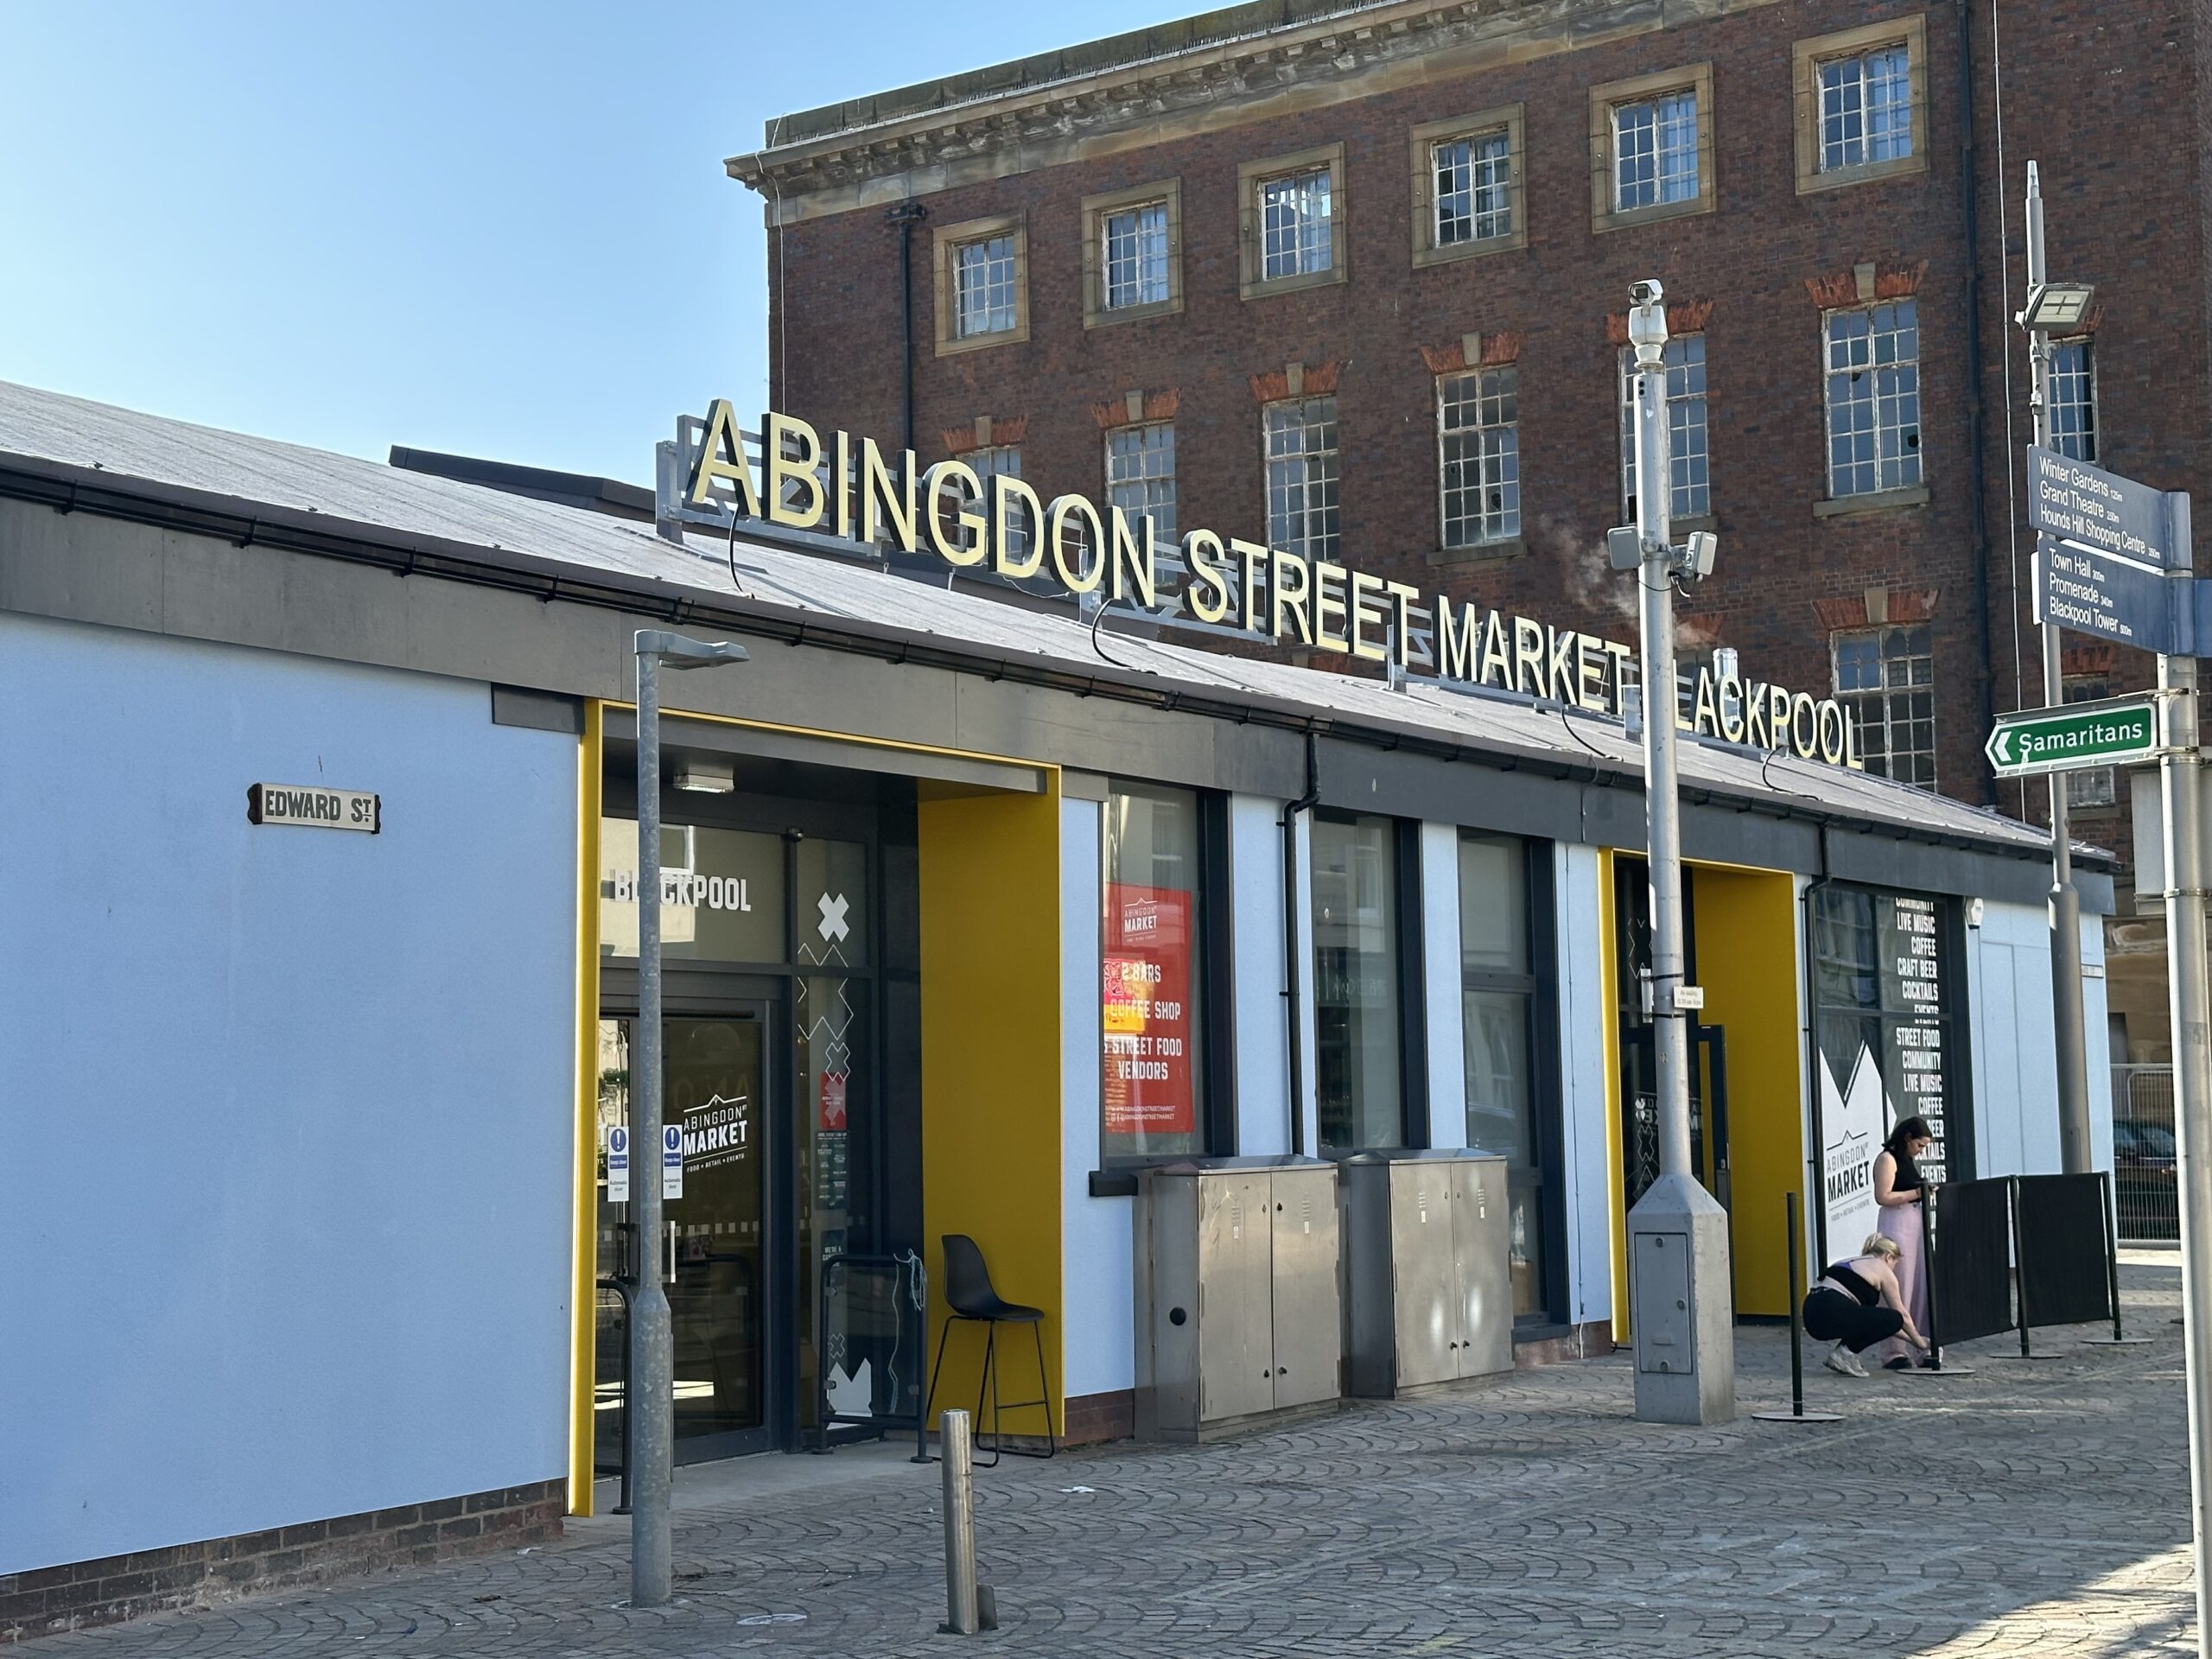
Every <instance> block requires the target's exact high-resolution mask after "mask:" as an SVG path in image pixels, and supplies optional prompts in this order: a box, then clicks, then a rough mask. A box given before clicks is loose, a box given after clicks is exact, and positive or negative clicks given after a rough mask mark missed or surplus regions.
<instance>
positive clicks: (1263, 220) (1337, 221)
mask: <svg viewBox="0 0 2212 1659" xmlns="http://www.w3.org/2000/svg"><path fill="white" fill-rule="evenodd" d="M1316 176H1319V177H1320V178H1321V179H1322V180H1323V181H1324V184H1323V188H1325V190H1326V192H1327V194H1328V212H1327V213H1326V215H1325V217H1323V218H1322V219H1319V221H1318V222H1319V223H1320V224H1321V225H1323V226H1324V227H1325V232H1324V233H1325V237H1326V238H1327V244H1328V251H1329V258H1328V263H1327V264H1319V265H1312V266H1308V265H1306V264H1305V263H1304V260H1303V257H1301V258H1300V263H1299V265H1298V268H1297V269H1294V270H1285V271H1282V272H1281V273H1280V274H1278V275H1274V276H1270V275H1269V274H1268V207H1267V202H1268V188H1269V187H1270V186H1274V185H1280V184H1282V183H1284V182H1285V181H1291V180H1306V181H1311V180H1313V178H1315V177H1316ZM1236 189H1237V199H1238V207H1237V219H1238V226H1237V242H1238V261H1239V274H1240V283H1239V289H1238V291H1239V293H1240V294H1241V295H1242V296H1243V298H1245V299H1248V300H1253V299H1260V298H1262V297H1265V296H1268V295H1274V294H1288V293H1294V292H1295V291H1297V290H1298V289H1306V288H1319V287H1321V286H1324V285H1325V284H1327V283H1341V282H1343V281H1344V277H1345V276H1346V273H1347V270H1348V267H1349V265H1350V263H1351V258H1350V256H1351V248H1350V245H1349V243H1348V239H1347V236H1346V230H1345V207H1346V202H1345V198H1344V146H1343V145H1342V144H1325V145H1323V146H1321V147H1320V148H1319V149H1306V150H1300V151H1298V152H1297V153H1296V154H1294V155H1290V156H1271V157H1269V158H1268V159H1267V160H1265V161H1259V162H1245V163H1244V164H1243V166H1241V167H1239V168H1237V169H1236Z"/></svg>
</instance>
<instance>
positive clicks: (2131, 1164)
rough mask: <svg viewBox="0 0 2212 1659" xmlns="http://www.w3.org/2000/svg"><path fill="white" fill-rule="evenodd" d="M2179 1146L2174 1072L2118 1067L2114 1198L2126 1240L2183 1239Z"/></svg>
mask: <svg viewBox="0 0 2212 1659" xmlns="http://www.w3.org/2000/svg"><path fill="white" fill-rule="evenodd" d="M2177 1168H2178V1165H2177V1159H2176V1155H2175V1144H2174V1069H2173V1067H2172V1066H2171V1065H2115V1066H2113V1068H2112V1169H2113V1202H2114V1205H2115V1207H2116V1210H2117V1211H2118V1216H2119V1221H2120V1237H2121V1238H2123V1239H2129V1240H2136V1239H2140V1240H2148V1241H2159V1240H2166V1239H2177V1238H2179V1237H2180V1236H2181V1201H2180V1199H2181V1189H2180V1185H2179V1182H2178V1179H2177V1173H2176V1172H2177Z"/></svg>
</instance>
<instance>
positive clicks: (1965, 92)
mask: <svg viewBox="0 0 2212 1659" xmlns="http://www.w3.org/2000/svg"><path fill="white" fill-rule="evenodd" d="M1991 3H1992V4H1994V3H1996V0H1991ZM1997 186H1998V188H1999V189H2000V190H2001V189H2003V188H2005V181H2003V180H2002V179H1999V181H1997ZM1959 195H1960V198H1961V201H1960V209H1961V217H1962V219H1963V228H1964V230H1965V232H1966V243H1967V384H1968V385H1971V386H1972V387H1973V388H1974V396H1973V397H1970V398H1968V399H1967V410H1968V414H1967V454H1968V455H1969V456H1970V457H1971V460H1970V461H1969V462H1968V470H1969V478H1968V490H1969V493H1970V495H1971V497H1972V499H1973V501H1974V632H1975V637H1976V640H1977V642H1978V644H1979V645H1980V648H1981V729H1982V730H1983V731H1985V732H1986V731H1987V730H1989V729H1990V728H1991V727H1993V726H1994V725H1995V724H1996V723H1997V664H1996V662H1995V660H1994V658H1993V655H1992V652H1993V646H1992V645H1991V640H1990V628H1989V510H1988V504H1987V502H1986V499H1984V498H1985V494H1986V489H1987V486H1988V481H1989V479H1988V464H1987V462H1986V459H1985V458H1984V456H1983V454H1982V444H1983V436H1984V434H1986V432H1987V431H1988V430H1989V422H1988V416H1987V412H1986V404H1987V401H1988V398H1987V393H1986V390H1985V388H1984V385H1983V382H1982V362H1981V240H1980V232H1979V231H1978V229H1977V228H1976V226H1977V221H1978V219H1979V217H1980V215H1979V214H1978V213H1977V212H1976V197H1977V195H1978V191H1977V188H1976V185H1975V181H1974V8H1973V4H1972V0H1959ZM1997 257H1999V258H2000V259H2002V258H2004V257H2006V256H2005V250H2004V249H2003V248H1999V250H1998V251H1997ZM2011 465H2012V457H2011V456H2010V455H2007V456H2006V457H2005V466H2006V467H2010V466H2011ZM2012 602H2013V603H2014V604H2016V605H2017V604H2018V602H2019V595H2018V594H2014V595H2013V596H2012ZM2017 691H2018V688H2017V687H2016V688H2015V693H2016V695H2017ZM1981 798H1982V804H1984V805H1985V806H1995V805H1996V804H1997V779H1996V775H1995V774H1994V773H1987V774H1986V778H1985V781H1984V783H1983V785H1982V791H1981Z"/></svg>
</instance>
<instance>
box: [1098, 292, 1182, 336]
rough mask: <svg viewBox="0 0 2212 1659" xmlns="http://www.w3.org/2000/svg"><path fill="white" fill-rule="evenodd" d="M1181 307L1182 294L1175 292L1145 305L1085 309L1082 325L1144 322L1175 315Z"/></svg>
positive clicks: (1102, 325) (1105, 326)
mask: <svg viewBox="0 0 2212 1659" xmlns="http://www.w3.org/2000/svg"><path fill="white" fill-rule="evenodd" d="M1182 309H1183V296H1181V295H1180V294H1177V295H1173V296H1171V297H1169V298H1167V299H1164V300H1154V301H1153V302H1151V303H1149V304H1147V305H1125V306H1122V307H1119V308H1116V309H1114V310H1110V311H1109V310H1104V309H1101V310H1096V311H1085V312H1084V314H1083V326H1084V327H1086V328H1111V327H1114V326H1115V324H1116V323H1122V322H1145V321H1149V320H1151V319H1152V318H1154V317H1173V316H1177V315H1180V314H1181V312H1182Z"/></svg>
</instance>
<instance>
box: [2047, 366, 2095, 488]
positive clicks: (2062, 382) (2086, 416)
mask: <svg viewBox="0 0 2212 1659" xmlns="http://www.w3.org/2000/svg"><path fill="white" fill-rule="evenodd" d="M2075 351H2078V352H2079V353H2081V354H2082V366H2081V368H2080V369H2079V370H2078V371H2076V370H2073V369H2066V370H2062V369H2061V368H2060V367H2059V358H2060V355H2061V353H2069V352H2075ZM2050 354H2051V362H2050V378H2049V379H2048V380H2047V381H2046V382H2045V383H2044V395H2045V397H2046V398H2047V400H2048V403H2049V407H2050V435H2051V437H2050V447H2051V448H2054V449H2056V451H2058V453H2059V454H2062V455H2064V456H2065V457H2066V458H2067V459H2068V460H2069V461H2087V462H2088V463H2089V465H2091V466H2093V467H2094V466H2095V465H2096V462H2097V349H2096V341H2095V340H2094V339H2093V338H2092V337H2091V336H2089V335H2088V334H2075V335H2073V336H2071V337H2069V338H2068V339H2065V340H2052V341H2051V342H2050ZM2077 391H2078V393H2079V395H2078V396H2076V395H2075V393H2076V392H2077ZM2062 393H2063V394H2064V395H2063V396H2062V395H2061V394H2062ZM2061 410H2080V411H2081V415H2082V423H2081V424H2080V425H2079V426H2078V427H2077V428H2076V429H2075V431H2073V432H2063V431H2061V430H2060V429H2059V416H2060V411H2061Z"/></svg>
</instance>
